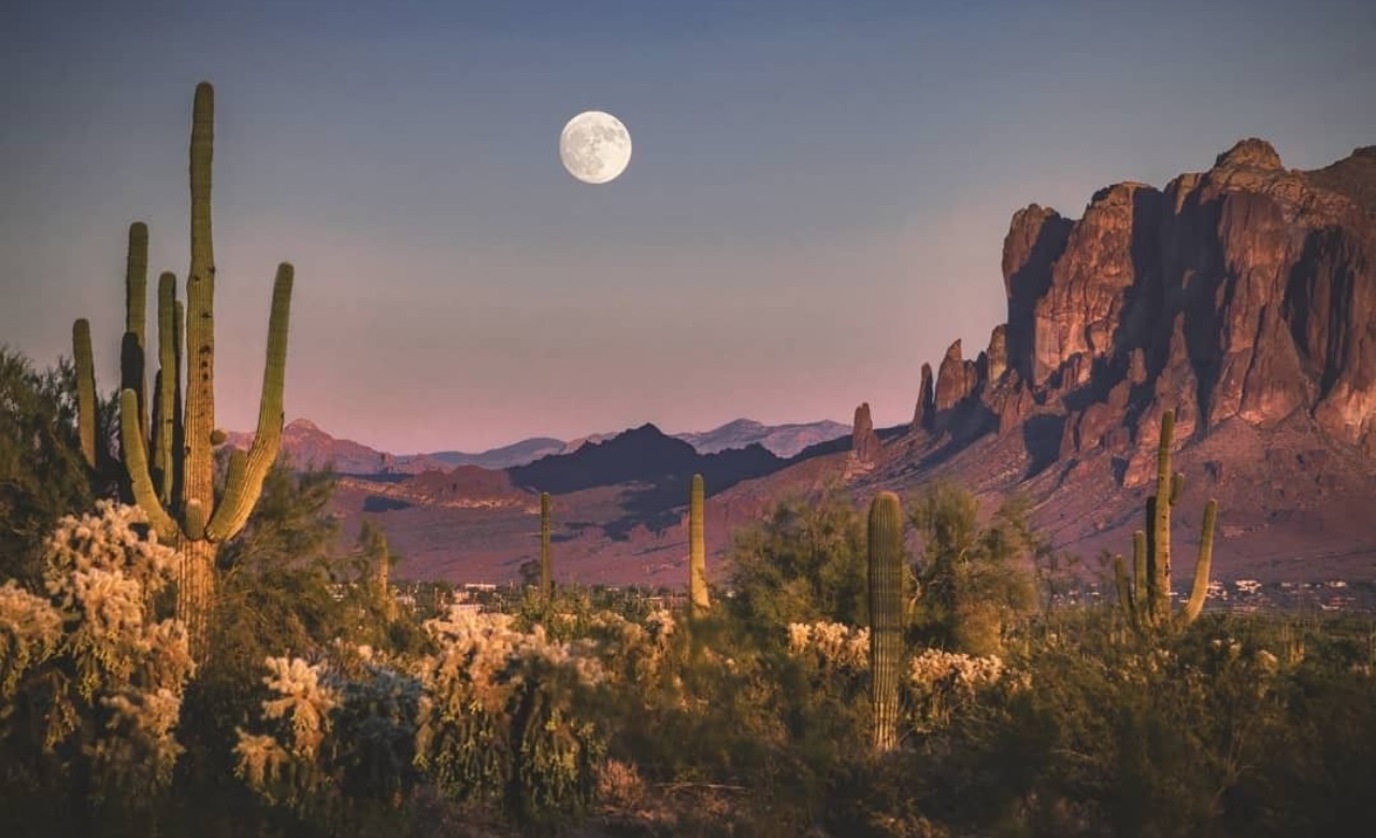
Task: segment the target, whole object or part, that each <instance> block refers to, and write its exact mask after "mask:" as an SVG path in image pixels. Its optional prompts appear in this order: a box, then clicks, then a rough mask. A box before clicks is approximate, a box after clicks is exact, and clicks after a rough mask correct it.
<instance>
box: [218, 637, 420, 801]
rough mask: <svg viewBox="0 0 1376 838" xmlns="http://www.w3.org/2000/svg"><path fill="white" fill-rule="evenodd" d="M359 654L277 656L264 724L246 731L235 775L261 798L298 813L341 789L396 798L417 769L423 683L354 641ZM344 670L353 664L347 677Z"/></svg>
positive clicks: (342, 793)
mask: <svg viewBox="0 0 1376 838" xmlns="http://www.w3.org/2000/svg"><path fill="white" fill-rule="evenodd" d="M336 651H347V652H348V653H349V657H350V658H352V660H351V661H346V662H342V665H343V667H344V668H343V669H341V661H339V660H333V661H332V662H331V663H330V664H328V665H327V664H325V663H323V662H318V663H309V662H307V661H305V660H302V659H301V658H286V657H270V658H267V659H266V660H265V661H264V663H265V665H266V667H267V669H268V673H269V674H268V675H267V676H266V677H264V678H263V684H264V685H265V686H266V687H267V688H268V689H269V690H270V692H271V697H269V698H267V699H264V700H263V702H262V716H261V719H260V722H261V726H262V727H265V728H266V729H267V732H266V733H255V732H249V731H246V730H243V729H242V728H241V729H239V730H238V736H239V741H238V744H236V745H235V748H234V753H235V756H236V758H237V759H236V764H235V774H236V775H237V776H238V777H239V778H240V779H242V780H243V781H244V782H245V783H246V784H247V785H248V786H249V787H250V788H251V789H253V790H254V792H256V793H257V794H258V795H260V796H261V797H262V798H263V799H265V800H266V801H268V802H269V803H272V804H281V805H287V806H290V807H292V808H293V809H295V810H296V811H298V812H300V813H306V812H309V811H312V810H314V811H316V812H321V811H324V812H329V811H331V810H332V809H333V808H334V804H336V803H338V802H339V801H340V800H341V799H343V798H348V799H350V800H358V799H360V798H365V797H370V798H373V799H380V800H386V801H389V802H391V801H393V800H394V799H395V798H394V795H396V794H399V793H402V792H404V791H405V790H406V789H407V788H409V787H410V786H411V785H412V783H413V781H414V777H415V770H414V767H413V765H412V762H413V759H414V755H415V751H414V742H415V736H416V714H417V710H418V706H419V703H420V687H419V683H418V682H417V681H416V680H415V679H414V678H412V677H409V676H407V675H406V674H404V673H401V672H398V671H396V670H394V669H391V668H389V667H388V666H386V665H383V664H382V663H380V662H378V658H377V656H374V655H373V654H372V650H371V649H367V648H366V647H364V648H350V649H347V650H343V649H340V650H336ZM345 669H347V670H349V671H351V672H353V673H354V677H350V678H346V677H345V676H344V671H345Z"/></svg>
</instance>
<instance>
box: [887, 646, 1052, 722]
mask: <svg viewBox="0 0 1376 838" xmlns="http://www.w3.org/2000/svg"><path fill="white" fill-rule="evenodd" d="M1006 674H1007V670H1006V668H1005V666H1004V663H1003V660H1002V659H1000V658H999V657H998V656H997V655H987V656H978V655H966V654H960V653H953V652H946V651H943V650H941V649H927V650H926V651H924V652H923V653H922V654H920V655H917V656H916V657H914V658H913V659H912V661H911V662H910V663H909V666H908V684H907V687H908V689H909V691H910V693H911V696H910V701H909V703H910V704H911V706H912V708H913V719H914V727H915V728H916V729H917V730H919V731H931V730H938V729H940V728H943V727H946V726H947V725H948V724H949V723H950V721H951V717H952V715H953V713H954V712H955V711H956V710H957V709H959V708H961V707H968V706H971V705H973V704H974V702H975V700H976V698H977V696H978V694H979V693H980V692H982V691H984V690H987V689H989V688H992V687H995V686H998V685H1000V684H1002V685H1004V686H1007V687H1008V688H1009V689H1012V690H1016V689H1021V688H1023V687H1025V686H1026V684H1027V682H1026V679H1025V678H1015V679H1009V678H1007V677H1005V676H1006Z"/></svg>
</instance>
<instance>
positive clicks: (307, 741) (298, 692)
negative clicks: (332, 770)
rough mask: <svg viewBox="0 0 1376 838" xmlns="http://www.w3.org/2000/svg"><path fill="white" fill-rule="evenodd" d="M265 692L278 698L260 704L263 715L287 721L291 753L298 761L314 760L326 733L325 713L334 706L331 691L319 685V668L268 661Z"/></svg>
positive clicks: (292, 661)
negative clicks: (271, 692)
mask: <svg viewBox="0 0 1376 838" xmlns="http://www.w3.org/2000/svg"><path fill="white" fill-rule="evenodd" d="M265 663H266V665H267V668H268V670H269V672H270V673H271V674H270V675H268V676H266V677H264V678H263V683H264V684H266V685H267V687H268V689H270V690H272V691H273V692H275V693H277V694H279V695H280V696H281V698H273V699H268V700H266V701H264V702H263V716H264V718H268V719H288V720H290V722H291V751H292V752H293V753H294V754H295V755H296V756H299V757H301V758H302V759H308V760H309V759H314V758H315V753H316V750H317V749H318V748H319V747H320V743H321V741H323V740H324V738H325V735H326V734H327V733H329V724H330V722H329V714H330V711H331V710H333V709H334V707H335V705H336V704H337V703H338V701H337V696H336V695H335V692H334V690H333V689H331V688H330V687H329V686H327V685H326V684H324V683H322V682H321V678H320V676H321V674H322V673H323V668H322V667H321V666H320V665H318V664H316V665H312V664H308V663H306V662H305V661H304V660H302V659H301V658H290V659H288V658H268V659H267V660H266V661H265Z"/></svg>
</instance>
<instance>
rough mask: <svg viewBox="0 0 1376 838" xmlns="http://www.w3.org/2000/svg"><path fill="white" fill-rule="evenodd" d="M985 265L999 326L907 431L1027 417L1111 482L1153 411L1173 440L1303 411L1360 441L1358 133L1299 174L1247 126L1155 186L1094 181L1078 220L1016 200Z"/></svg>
mask: <svg viewBox="0 0 1376 838" xmlns="http://www.w3.org/2000/svg"><path fill="white" fill-rule="evenodd" d="M1003 276H1004V287H1005V291H1006V293H1007V298H1008V322H1007V323H1006V324H1004V325H1002V326H1000V327H998V328H996V329H995V330H994V333H993V335H992V336H991V338H990V343H989V350H988V352H987V353H985V354H982V355H981V357H980V359H979V360H978V361H975V362H971V361H966V360H963V359H962V356H961V347H960V342H959V341H956V342H955V343H954V344H952V345H951V348H950V349H948V350H947V352H946V356H945V358H944V359H943V360H942V363H941V366H940V371H939V375H938V379H937V381H936V384H935V398H934V408H935V411H936V413H937V417H936V418H935V420H933V419H931V418H928V415H927V413H926V412H925V411H924V410H923V405H924V402H922V401H919V408H918V414H919V416H916V417H915V418H914V428H915V429H916V428H917V427H918V426H919V425H920V424H923V423H932V424H934V426H935V427H936V428H938V429H947V430H951V431H953V432H959V431H961V430H963V431H965V432H966V435H967V436H968V435H970V434H972V433H973V434H978V433H984V432H985V431H988V430H993V429H997V430H998V431H999V432H1000V433H1007V432H1009V431H1011V430H1012V429H1014V428H1017V427H1021V426H1023V425H1025V424H1026V423H1028V422H1029V421H1030V420H1032V419H1034V418H1035V416H1036V415H1040V414H1044V415H1046V416H1049V417H1054V424H1056V425H1057V427H1056V428H1052V424H1053V422H1052V421H1051V420H1050V419H1049V420H1048V421H1047V423H1046V425H1047V430H1046V433H1045V434H1041V435H1039V436H1047V437H1054V439H1053V441H1052V442H1051V443H1048V444H1050V445H1054V451H1052V452H1051V453H1050V454H1045V453H1043V454H1040V455H1039V454H1037V453H1036V452H1030V453H1032V455H1033V459H1034V460H1036V459H1038V458H1039V457H1040V458H1041V459H1043V460H1047V459H1049V460H1055V459H1065V458H1068V457H1074V456H1075V455H1077V454H1080V453H1082V452H1086V451H1090V450H1098V449H1102V450H1106V451H1108V452H1110V453H1112V454H1115V455H1118V456H1120V457H1121V458H1122V459H1123V460H1124V461H1125V462H1126V467H1125V468H1124V469H1123V470H1122V473H1121V475H1120V479H1121V480H1122V481H1123V482H1124V483H1126V484H1127V485H1133V484H1135V483H1136V482H1137V481H1139V480H1141V479H1142V478H1143V476H1144V475H1145V474H1146V471H1147V470H1148V468H1149V459H1150V449H1151V446H1152V445H1153V444H1154V443H1155V432H1154V431H1153V430H1152V429H1153V428H1155V427H1157V426H1158V425H1159V423H1160V416H1161V413H1162V412H1163V411H1165V410H1167V409H1172V410H1174V411H1175V412H1176V416H1177V431H1176V433H1177V437H1178V438H1179V440H1180V441H1181V444H1184V443H1187V442H1188V441H1190V440H1191V439H1198V438H1200V437H1202V436H1203V435H1205V434H1207V432H1208V429H1209V428H1211V427H1214V426H1217V425H1218V424H1220V423H1222V422H1225V421H1227V420H1228V419H1230V418H1233V417H1237V418H1239V419H1241V420H1243V421H1245V422H1248V423H1250V424H1252V425H1254V426H1258V427H1261V428H1268V427H1273V426H1275V425H1276V424H1278V423H1280V422H1282V421H1285V420H1286V419H1288V418H1290V417H1292V416H1296V415H1304V416H1308V417H1310V418H1311V419H1312V421H1313V422H1314V423H1316V425H1317V426H1318V427H1319V428H1320V429H1321V430H1322V432H1324V433H1325V434H1328V435H1329V436H1331V437H1332V438H1334V439H1335V440H1338V441H1341V442H1342V443H1346V444H1350V445H1353V446H1356V447H1357V448H1358V449H1359V450H1360V451H1362V452H1364V453H1365V454H1366V455H1368V456H1376V147H1374V148H1364V149H1358V150H1356V151H1355V152H1354V153H1353V156H1352V157H1349V158H1347V159H1346V160H1343V161H1339V162H1338V163H1335V164H1333V165H1332V166H1329V167H1327V168H1325V169H1321V170H1319V171H1317V172H1310V173H1306V172H1301V171H1295V170H1287V169H1285V168H1284V167H1283V166H1282V164H1281V160H1280V156H1279V155H1278V154H1277V153H1276V151H1275V149H1274V148H1272V147H1271V145H1270V144H1268V143H1266V142H1265V141H1263V140H1257V139H1248V140H1243V141H1242V142H1239V143H1238V144H1236V145H1235V146H1234V147H1233V148H1232V149H1230V150H1228V151H1226V152H1224V153H1223V154H1220V155H1219V156H1218V158H1217V159H1216V160H1215V162H1214V165H1213V167H1212V168H1211V169H1209V171H1207V172H1202V173H1193V174H1184V175H1181V176H1179V177H1177V178H1176V179H1175V180H1173V181H1171V182H1170V183H1169V184H1168V185H1167V186H1166V187H1165V188H1164V189H1156V188H1154V187H1151V186H1148V185H1146V184H1141V183H1133V182H1127V183H1120V184H1116V185H1114V186H1110V187H1108V188H1105V189H1103V190H1100V191H1099V192H1098V193H1096V194H1095V195H1094V196H1093V198H1092V199H1091V201H1090V203H1089V206H1088V207H1087V208H1086V209H1085V212H1084V214H1083V216H1082V217H1081V218H1080V219H1079V220H1074V221H1072V220H1069V219H1066V218H1063V217H1061V215H1060V214H1058V213H1057V212H1056V211H1055V210H1053V209H1050V208H1045V207H1041V206H1038V205H1036V204H1032V205H1030V206H1028V207H1026V208H1025V209H1022V210H1019V211H1018V212H1017V213H1016V214H1014V216H1013V220H1012V224H1011V225H1010V228H1009V231H1008V235H1007V237H1006V239H1005V240H1004V249H1003ZM975 404H979V405H982V406H983V407H984V408H985V410H984V412H977V413H972V412H971V407H972V406H973V405H975ZM990 417H993V420H994V421H990ZM919 418H921V419H922V422H919V421H918V419H919ZM1053 431H1054V432H1053ZM957 435H959V433H957Z"/></svg>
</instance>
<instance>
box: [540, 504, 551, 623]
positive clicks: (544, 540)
mask: <svg viewBox="0 0 1376 838" xmlns="http://www.w3.org/2000/svg"><path fill="white" fill-rule="evenodd" d="M549 530H550V528H549V492H541V493H540V596H541V597H543V598H544V600H545V601H546V602H548V601H549V599H550V597H551V596H553V594H554V573H553V568H552V567H551V566H550V555H549Z"/></svg>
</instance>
